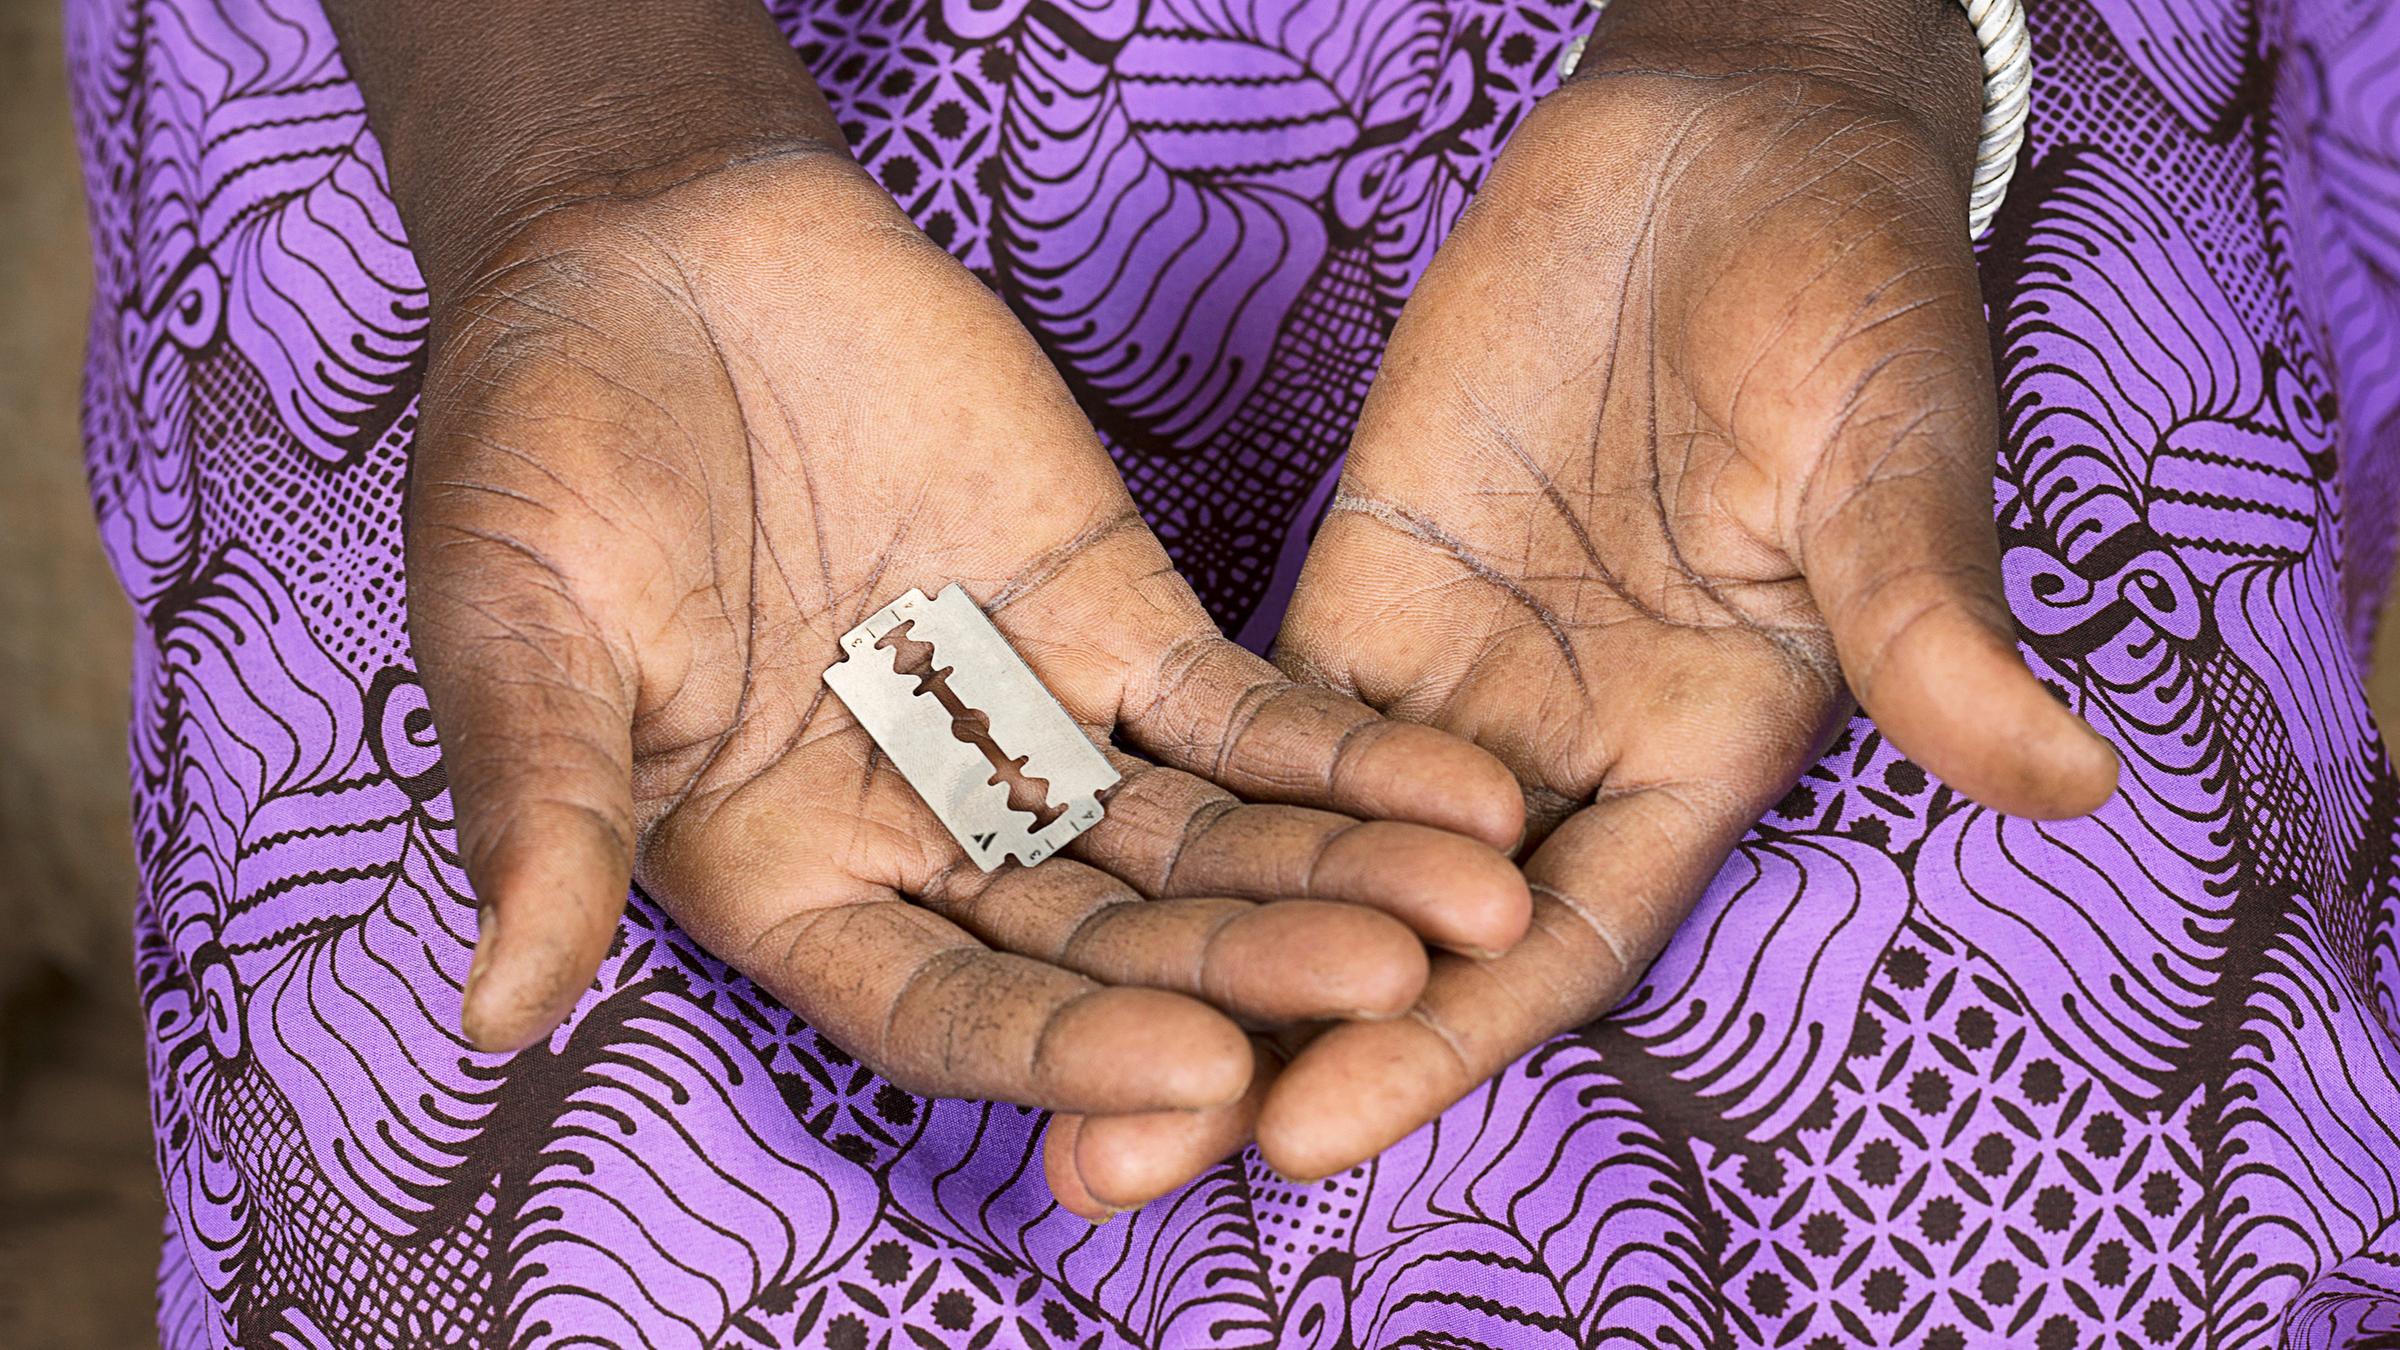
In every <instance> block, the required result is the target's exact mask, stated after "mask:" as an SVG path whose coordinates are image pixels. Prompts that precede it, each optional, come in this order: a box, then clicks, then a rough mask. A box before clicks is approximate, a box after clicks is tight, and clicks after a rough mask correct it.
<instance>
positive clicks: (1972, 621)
mask: <svg viewBox="0 0 2400 1350" xmlns="http://www.w3.org/2000/svg"><path fill="white" fill-rule="evenodd" d="M1982 400H1983V403H1984V405H1985V406H1988V404H1989V401H1990V396H1989V394H1988V392H1985V393H1983V394H1982ZM1848 420H1849V421H1850V422H1851V423H1853V424H1857V423H1860V422H1864V423H1867V424H1869V425H1872V424H1874V423H1877V422H1883V423H1884V425H1886V426H1888V425H1889V423H1888V422H1886V421H1884V419H1880V418H1856V417H1854V418H1851V419H1848ZM1970 420H1972V421H1974V422H1978V423H1980V422H1983V421H1984V420H1985V419H1970ZM1975 434H1977V435H1978V437H1979V440H1980V442H1981V443H1982V444H1986V445H1988V444H1990V438H1989V432H1988V426H1985V427H1979V428H1978V430H1977V432H1976V433H1975ZM1908 457H1910V455H1909V454H1908V452H1902V453H1898V454H1895V453H1893V452H1891V451H1889V449H1888V447H1878V448H1877V449H1874V450H1868V449H1865V448H1862V447H1852V446H1843V445H1839V444H1837V445H1836V446H1834V447H1832V451H1831V453H1830V454H1829V456H1828V458H1827V459H1826V461H1825V463H1826V466H1827V472H1828V473H1829V474H1832V475H1835V477H1834V478H1833V479H1832V480H1831V481H1830V482H1828V483H1827V484H1825V485H1824V486H1826V487H1829V488H1831V489H1832V490H1831V491H1830V492H1828V493H1827V500H1824V501H1821V502H1819V503H1817V505H1818V506H1819V507H1820V508H1821V511H1820V513H1819V514H1817V515H1816V516H1815V518H1814V521H1813V528H1809V529H1807V530H1805V531H1804V533H1803V536H1802V556H1801V566H1802V571H1803V572H1804V573H1805V575H1806V576H1807V578H1808V586H1809V591H1810V594H1811V596H1812V598H1813V599H1814V600H1815V602H1816V605H1817V609H1818V611H1819V612H1820V613H1821V614H1822V615H1823V616H1824V618H1825V621H1826V624H1827V626H1828V627H1829V628H1830V629H1831V631H1832V635H1833V642H1834V649H1835V652H1836V654H1837V656H1838V658H1839V659H1840V661H1841V666H1842V673H1843V675H1844V677H1845V678H1846V679H1847V680H1848V682H1849V685H1850V690H1851V692H1852V693H1853V694H1855V695H1856V696H1857V698H1858V701H1859V703H1860V705H1861V706H1862V707H1864V708H1865V710H1866V712H1867V715H1868V716H1869V717H1871V718H1873V719H1874V720H1875V723H1876V725H1877V726H1878V727H1880V728H1882V730H1883V733H1884V734H1885V735H1886V736H1888V737H1890V738H1891V740H1892V743H1893V744H1894V745H1896V746H1898V747H1899V749H1900V750H1901V752H1902V753H1904V754H1906V755H1907V756H1908V757H1909V758H1911V759H1913V760H1915V761H1917V763H1919V764H1921V765H1923V766H1924V767H1925V768H1926V769H1927V770H1929V771H1931V772H1932V773H1933V774H1935V775H1936V776H1937V777H1939V778H1941V779H1942V780H1943V781H1944V782H1946V783H1948V784H1950V785H1951V786H1952V787H1954V788H1956V789H1957V790H1959V791H1960V792H1963V793H1965V794H1966V795H1967V796H1969V797H1972V798H1973V799H1975V800H1976V801H1978V802H1981V803H1983V804H1984V805H1986V806H1989V807H1992V808H1993V809H1995V810H2000V811H2005V812H2008V813H2009V814H2011V815H2019V816H2031V817H2034V818H2037V819H2062V818H2065V817H2069V816H2079V815H2085V814H2088V813H2089V812H2092V811H2094V810H2097V809H2099V807H2100V805H2101V804H2102V803H2103V802H2106V801H2107V800H2108V798H2109V796H2110V794H2112V793H2113V792H2115V791H2116V784H2117V767H2118V766H2117V757H2116V753H2115V751H2114V750H2112V749H2111V748H2110V747H2109V745H2108V743H2107V742H2106V741H2105V740H2103V739H2101V737H2100V736H2099V735H2098V734H2097V733H2096V732H2094V731H2093V730H2092V729H2091V728H2090V727H2088V726H2086V725H2085V724H2084V722H2083V720H2082V719H2081V718H2079V717H2077V716H2076V715H2075V714H2074V713H2073V712H2072V711H2071V710H2069V709H2068V708H2067V707H2066V706H2065V705H2063V704H2062V703H2060V702H2059V701H2058V700H2057V699H2056V698H2053V697H2052V696H2051V695H2050V693H2049V691H2048V690H2047V689H2046V688H2044V687H2043V685H2042V683H2041V681H2039V680H2038V679H2036V678H2034V675H2033V672H2032V671H2030V670H2028V669H2027V668H2026V666H2025V661H2024V658H2023V657H2022V656H2021V655H2020V654H2019V653H2018V651H2017V643H2016V627H2015V624H2014V622H2013V621H2012V620H2011V619H2010V617H2009V611H2008V600H2007V595H2006V592H2005V591H2004V589H2003V588H2002V585H2001V579H2000V566H1999V545H1998V541H1997V539H1996V536H1995V531H1994V528H1993V524H1992V483H1991V471H1990V466H1991V459H1990V458H1989V457H1988V456H1986V455H1965V454H1958V453H1956V452H1955V450H1951V451H1948V452H1944V451H1941V450H1935V451H1932V452H1930V453H1927V454H1924V455H1923V456H1922V458H1923V459H1924V461H1925V462H1922V463H1918V464H1902V463H1899V461H1901V460H1903V459H1905V458H1908ZM1861 464H1865V465H1870V466H1872V467H1871V468H1867V469H1864V470H1857V469H1854V468H1853V467H1852V466H1857V465H1861Z"/></svg>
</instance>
